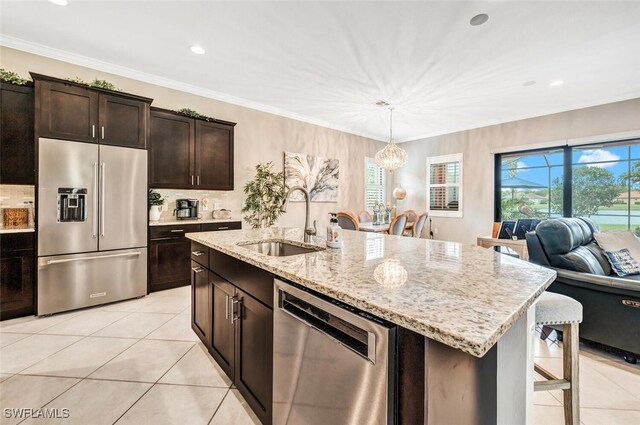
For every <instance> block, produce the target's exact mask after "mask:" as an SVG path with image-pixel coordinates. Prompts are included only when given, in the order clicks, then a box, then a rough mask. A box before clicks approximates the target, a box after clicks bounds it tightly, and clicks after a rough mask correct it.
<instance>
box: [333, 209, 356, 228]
mask: <svg viewBox="0 0 640 425" xmlns="http://www.w3.org/2000/svg"><path fill="white" fill-rule="evenodd" d="M336 218H337V219H338V224H339V225H340V227H342V228H343V229H345V230H359V229H360V226H359V225H358V218H357V217H356V216H355V215H353V214H352V213H350V212H348V211H339V212H338V213H337V214H336Z"/></svg>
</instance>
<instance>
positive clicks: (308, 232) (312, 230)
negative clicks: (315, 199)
mask: <svg viewBox="0 0 640 425" xmlns="http://www.w3.org/2000/svg"><path fill="white" fill-rule="evenodd" d="M296 190H299V191H300V192H302V193H304V199H305V201H306V217H305V219H304V241H305V242H311V236H315V235H316V233H318V228H317V227H316V220H313V227H309V207H310V206H311V197H310V196H309V192H308V191H307V189H305V188H304V187H302V186H294V187H292V188H291V189H289V191H288V192H287V194H286V196H285V197H284V201H283V202H282V206H281V207H280V211H282V212H287V206H288V205H289V195H291V193H292V192H295V191H296Z"/></svg>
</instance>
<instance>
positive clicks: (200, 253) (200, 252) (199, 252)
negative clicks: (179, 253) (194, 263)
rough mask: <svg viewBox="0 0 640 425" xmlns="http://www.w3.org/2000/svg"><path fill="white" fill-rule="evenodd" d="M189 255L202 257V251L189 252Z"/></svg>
mask: <svg viewBox="0 0 640 425" xmlns="http://www.w3.org/2000/svg"><path fill="white" fill-rule="evenodd" d="M191 254H193V255H195V256H196V257H199V256H201V255H204V252H203V251H191Z"/></svg>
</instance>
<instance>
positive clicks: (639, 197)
mask: <svg viewBox="0 0 640 425" xmlns="http://www.w3.org/2000/svg"><path fill="white" fill-rule="evenodd" d="M496 161H497V163H496V173H497V172H498V169H497V167H499V173H500V174H496V192H497V195H498V194H499V196H496V206H495V208H496V218H497V219H498V220H508V219H517V218H525V217H528V216H533V217H537V218H548V217H551V218H553V217H590V218H591V219H592V220H594V221H595V222H596V223H598V225H599V227H600V230H603V231H608V230H628V229H630V230H632V231H634V232H635V233H636V235H638V236H640V140H626V141H620V142H613V143H600V144H590V145H584V146H563V147H558V148H555V149H548V150H544V151H535V152H520V153H514V154H504V155H497V156H496Z"/></svg>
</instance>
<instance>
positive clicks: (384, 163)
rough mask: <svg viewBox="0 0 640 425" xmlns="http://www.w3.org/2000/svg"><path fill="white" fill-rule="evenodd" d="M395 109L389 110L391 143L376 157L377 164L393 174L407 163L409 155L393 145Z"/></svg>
mask: <svg viewBox="0 0 640 425" xmlns="http://www.w3.org/2000/svg"><path fill="white" fill-rule="evenodd" d="M392 138H393V108H389V143H387V145H386V146H385V147H384V148H383V149H381V150H379V151H378V153H376V156H375V160H376V164H377V165H378V167H380V168H384V169H385V170H387V171H390V172H393V171H394V170H396V169H398V168H400V167H402V166H403V165H404V164H405V163H406V162H407V153H406V152H405V151H404V149H402V148H401V147H399V146H398V145H396V144H395V143H393V141H392Z"/></svg>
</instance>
